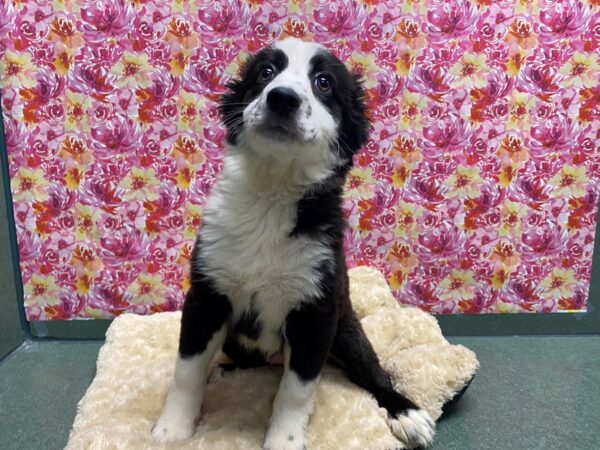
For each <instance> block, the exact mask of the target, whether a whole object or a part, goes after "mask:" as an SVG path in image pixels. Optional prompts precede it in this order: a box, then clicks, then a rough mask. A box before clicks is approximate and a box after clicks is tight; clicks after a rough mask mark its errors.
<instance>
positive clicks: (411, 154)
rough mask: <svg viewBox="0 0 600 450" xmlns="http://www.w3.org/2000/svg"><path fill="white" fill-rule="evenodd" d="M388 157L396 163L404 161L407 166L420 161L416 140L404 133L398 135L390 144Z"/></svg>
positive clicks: (419, 151)
mask: <svg viewBox="0 0 600 450" xmlns="http://www.w3.org/2000/svg"><path fill="white" fill-rule="evenodd" d="M389 155H390V156H391V157H392V158H394V159H395V160H397V161H398V160H404V161H406V162H407V163H409V164H414V163H417V162H419V161H420V160H421V150H420V149H419V147H418V146H417V141H416V139H414V138H413V137H411V136H409V135H407V134H405V133H402V134H400V135H399V136H398V137H397V138H396V140H395V141H394V142H393V143H392V147H391V149H390V152H389Z"/></svg>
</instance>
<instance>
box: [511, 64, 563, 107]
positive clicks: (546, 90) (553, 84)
mask: <svg viewBox="0 0 600 450" xmlns="http://www.w3.org/2000/svg"><path fill="white" fill-rule="evenodd" d="M563 78H564V77H563V76H562V75H561V74H560V73H559V72H558V68H556V67H554V66H551V65H549V64H541V63H539V62H536V61H533V62H528V63H527V64H526V65H525V66H524V67H521V71H520V72H519V75H518V76H517V83H516V88H517V89H518V90H519V91H521V92H528V93H530V94H535V95H538V96H539V97H541V98H543V99H548V98H549V96H550V95H551V94H554V93H555V92H556V91H558V89H559V87H560V83H561V82H562V80H563Z"/></svg>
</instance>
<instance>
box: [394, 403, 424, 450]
mask: <svg viewBox="0 0 600 450" xmlns="http://www.w3.org/2000/svg"><path fill="white" fill-rule="evenodd" d="M389 422H390V427H391V428H392V432H393V433H394V435H396V437H397V438H398V439H400V440H401V441H402V442H403V443H404V445H405V446H406V448H419V447H427V446H429V445H430V444H431V442H432V441H433V435H434V434H435V422H434V421H433V419H432V418H431V416H430V415H429V413H428V412H427V411H425V410H423V409H409V410H407V411H404V412H403V413H401V414H398V416H397V417H395V418H393V417H391V418H390V419H389Z"/></svg>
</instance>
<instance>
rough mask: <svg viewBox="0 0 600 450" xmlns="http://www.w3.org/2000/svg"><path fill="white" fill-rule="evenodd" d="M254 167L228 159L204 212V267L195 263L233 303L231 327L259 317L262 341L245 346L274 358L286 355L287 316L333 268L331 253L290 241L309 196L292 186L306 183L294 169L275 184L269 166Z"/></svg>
mask: <svg viewBox="0 0 600 450" xmlns="http://www.w3.org/2000/svg"><path fill="white" fill-rule="evenodd" d="M254 162H255V161H253V160H252V159H251V158H247V157H245V155H243V154H233V155H230V156H228V157H227V158H226V160H225V167H224V169H223V172H222V174H221V176H220V178H219V180H218V181H217V184H216V186H215V187H214V190H213V192H212V195H211V196H210V198H209V200H208V203H207V205H206V208H205V213H204V223H203V226H202V230H201V232H200V236H201V239H202V242H201V245H202V260H201V261H194V263H195V264H199V265H200V267H198V269H199V270H200V271H201V272H203V273H209V274H210V275H211V278H212V279H213V280H214V282H215V284H216V286H217V289H218V290H219V291H220V292H222V293H224V294H226V295H227V296H228V297H229V299H230V301H231V302H232V308H233V315H232V316H233V317H232V318H231V320H232V321H233V322H235V321H236V319H237V318H238V317H240V316H241V315H242V314H243V313H244V312H245V311H247V310H249V309H250V308H252V309H253V310H254V311H256V312H257V313H258V316H259V320H260V322H261V324H262V333H261V335H260V337H259V339H258V341H251V340H250V339H243V340H241V343H242V344H244V345H245V346H246V347H248V348H254V347H256V348H259V349H261V350H262V351H263V352H264V353H265V354H266V355H267V356H270V355H272V354H274V353H276V352H278V351H279V350H280V347H281V342H280V333H281V326H282V324H283V323H284V322H285V318H286V316H287V315H288V313H289V312H290V311H291V310H292V309H294V308H296V307H297V306H298V305H299V304H300V303H301V302H303V301H308V300H310V299H311V298H313V297H315V296H318V295H319V294H320V288H319V283H318V282H319V280H318V278H317V273H316V272H315V270H313V269H314V268H316V267H317V266H318V265H319V264H320V263H322V262H323V261H327V260H331V259H332V252H331V249H330V248H329V247H328V246H327V245H325V243H322V242H318V241H315V240H312V239H310V238H309V237H289V234H290V232H291V231H292V230H293V228H294V226H295V215H296V207H297V206H296V202H297V201H298V200H299V199H300V197H301V195H302V193H303V189H302V188H301V187H300V186H294V185H292V186H290V184H291V183H289V181H291V180H294V179H299V178H300V179H302V178H303V177H304V175H303V174H302V173H300V174H298V173H294V171H295V170H296V168H295V167H293V165H294V163H293V162H292V163H290V165H289V166H288V172H286V173H287V175H288V176H287V177H286V176H285V174H284V175H281V174H280V175H279V177H277V176H275V175H273V176H271V175H270V174H269V173H268V171H269V167H268V166H262V167H260V166H258V167H257V165H255V164H254ZM265 172H267V173H265ZM278 173H279V172H278ZM257 175H258V176H257ZM281 178H283V179H281ZM268 180H271V183H269V182H268ZM265 181H266V182H265Z"/></svg>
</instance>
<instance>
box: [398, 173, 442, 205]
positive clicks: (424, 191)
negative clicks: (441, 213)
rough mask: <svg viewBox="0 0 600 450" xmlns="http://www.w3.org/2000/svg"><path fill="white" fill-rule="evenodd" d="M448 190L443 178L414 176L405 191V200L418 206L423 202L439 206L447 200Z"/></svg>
mask: <svg viewBox="0 0 600 450" xmlns="http://www.w3.org/2000/svg"><path fill="white" fill-rule="evenodd" d="M448 189H449V188H448V186H446V185H445V184H444V180H443V179H441V178H436V177H430V176H426V175H420V176H413V177H411V178H410V179H409V181H408V184H407V185H406V187H405V189H404V192H403V198H404V199H405V200H407V201H409V202H413V203H416V204H421V203H422V202H423V201H425V202H426V203H430V204H439V203H441V202H443V201H444V200H445V194H446V192H448Z"/></svg>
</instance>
